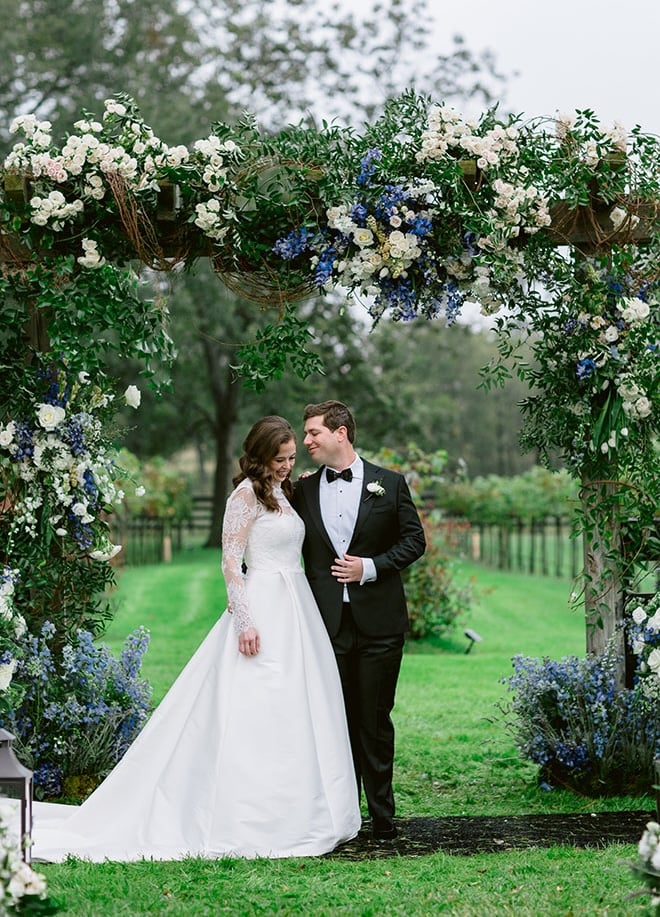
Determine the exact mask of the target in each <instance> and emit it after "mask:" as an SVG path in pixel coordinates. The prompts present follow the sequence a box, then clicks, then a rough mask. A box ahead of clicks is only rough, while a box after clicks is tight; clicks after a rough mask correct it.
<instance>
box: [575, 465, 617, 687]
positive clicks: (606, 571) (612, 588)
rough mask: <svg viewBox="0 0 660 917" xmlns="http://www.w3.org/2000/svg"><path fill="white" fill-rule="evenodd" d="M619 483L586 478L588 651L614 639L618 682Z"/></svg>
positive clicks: (598, 651) (603, 647) (596, 651)
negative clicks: (617, 490) (616, 488)
mask: <svg viewBox="0 0 660 917" xmlns="http://www.w3.org/2000/svg"><path fill="white" fill-rule="evenodd" d="M615 487H616V485H615V484H614V483H613V482H610V481H595V480H591V479H589V478H588V477H587V476H586V475H585V476H584V477H583V480H582V510H583V513H584V534H583V544H584V578H585V594H584V600H585V613H586V626H587V634H586V637H587V652H588V653H594V654H596V655H598V656H602V655H603V654H604V653H605V651H606V649H607V646H608V644H609V642H610V641H611V640H612V641H613V642H614V648H615V652H616V658H617V683H618V685H619V687H623V686H624V684H625V634H624V629H623V623H624V622H623V583H622V576H621V558H622V553H621V552H622V545H621V524H620V522H619V519H618V514H617V503H616V501H615V500H614V499H612V498H613V495H614V493H615Z"/></svg>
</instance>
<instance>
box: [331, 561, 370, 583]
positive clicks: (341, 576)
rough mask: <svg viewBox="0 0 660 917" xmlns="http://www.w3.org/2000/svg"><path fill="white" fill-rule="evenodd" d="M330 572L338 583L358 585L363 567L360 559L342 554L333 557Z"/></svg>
mask: <svg viewBox="0 0 660 917" xmlns="http://www.w3.org/2000/svg"><path fill="white" fill-rule="evenodd" d="M330 572H331V573H332V575H333V576H334V577H335V579H337V580H338V581H339V582H340V583H359V582H361V581H362V574H363V572H364V571H363V566H362V558H361V557H353V556H352V555H351V554H344V556H343V557H335V562H334V563H333V565H332V566H331V567H330Z"/></svg>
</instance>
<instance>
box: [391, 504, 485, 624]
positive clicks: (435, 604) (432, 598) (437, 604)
mask: <svg viewBox="0 0 660 917" xmlns="http://www.w3.org/2000/svg"><path fill="white" fill-rule="evenodd" d="M420 518H421V520H422V524H423V526H424V533H425V535H426V551H425V553H424V554H423V556H422V557H420V559H419V560H418V561H416V562H415V563H414V564H412V566H410V567H408V568H407V569H406V570H404V573H403V582H404V586H405V590H406V599H407V601H408V612H409V615H410V632H409V637H410V638H411V639H413V640H423V639H425V638H427V637H434V636H439V635H441V634H444V633H446V632H447V631H449V630H451V629H452V628H453V627H454V626H455V625H456V623H457V622H458V619H459V618H460V617H461V615H465V613H466V612H467V611H468V610H469V608H470V606H471V604H472V602H473V600H474V588H473V585H472V582H471V581H468V582H467V583H465V584H464V585H459V584H458V583H457V582H456V579H455V576H454V564H453V563H452V561H451V560H450V558H449V554H448V551H447V549H446V547H445V543H444V540H443V538H442V535H441V532H442V529H441V527H440V526H439V525H438V523H437V522H436V521H435V519H434V518H433V517H432V516H431V515H430V514H428V513H425V512H420Z"/></svg>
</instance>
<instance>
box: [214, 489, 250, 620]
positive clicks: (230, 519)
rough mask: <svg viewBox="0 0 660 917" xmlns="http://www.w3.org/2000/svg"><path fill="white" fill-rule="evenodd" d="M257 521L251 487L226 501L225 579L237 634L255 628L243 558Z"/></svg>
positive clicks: (224, 537) (223, 537)
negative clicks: (249, 608) (248, 600)
mask: <svg viewBox="0 0 660 917" xmlns="http://www.w3.org/2000/svg"><path fill="white" fill-rule="evenodd" d="M256 518H257V498H256V497H255V495H254V492H253V490H252V488H251V487H239V488H238V489H237V490H235V491H234V492H233V493H232V494H230V496H229V499H228V500H227V508H226V510H225V518H224V520H223V523H222V575H223V576H224V578H225V585H226V586H227V603H228V607H229V608H230V609H231V613H232V621H233V624H234V629H235V631H236V633H237V634H241V633H242V632H243V631H244V630H247V628H248V627H250V626H251V625H252V621H251V619H250V613H249V611H248V605H247V597H246V594H245V575H244V573H243V570H242V564H243V554H244V552H245V546H246V544H247V540H248V536H249V534H250V529H251V528H252V526H253V524H254V520H255V519H256Z"/></svg>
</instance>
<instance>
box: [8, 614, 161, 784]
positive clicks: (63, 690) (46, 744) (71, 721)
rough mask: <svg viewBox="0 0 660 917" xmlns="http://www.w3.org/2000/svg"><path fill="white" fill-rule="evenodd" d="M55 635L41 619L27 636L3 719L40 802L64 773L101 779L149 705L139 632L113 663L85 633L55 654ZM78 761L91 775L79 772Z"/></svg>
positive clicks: (143, 639)
mask: <svg viewBox="0 0 660 917" xmlns="http://www.w3.org/2000/svg"><path fill="white" fill-rule="evenodd" d="M54 636H55V629H54V627H53V625H52V624H51V623H50V622H46V624H44V626H43V628H42V630H41V633H40V634H39V635H31V636H29V637H28V638H27V639H26V651H25V656H24V658H23V659H21V660H20V661H19V665H18V669H17V672H16V676H15V678H16V680H17V681H19V682H20V683H22V685H23V688H24V695H23V699H22V701H21V703H20V705H19V706H18V707H17V708H16V709H15V710H13V711H12V712H11V714H8V715H7V717H6V721H4V722H2V726H4V727H6V728H7V729H9V730H10V731H11V732H13V733H14V735H16V737H17V739H18V744H19V745H20V747H21V748H22V749H23V751H24V753H25V755H24V756H25V757H26V759H27V763H28V764H29V765H30V766H31V767H33V769H34V781H35V788H36V789H37V791H38V795H40V796H41V797H44V796H57V795H59V793H61V787H62V781H63V779H64V778H65V777H67V776H69V775H78V774H81V773H86V774H90V775H91V776H99V777H102V776H104V775H105V774H106V773H107V772H108V771H109V770H110V769H111V768H112V767H113V766H114V765H115V764H116V763H117V761H119V760H120V758H121V757H122V756H123V755H124V754H125V752H126V751H127V750H128V748H129V746H130V744H131V742H132V741H133V740H134V739H135V737H136V735H137V734H138V732H139V731H140V729H141V728H142V726H143V725H144V723H145V722H146V720H147V717H148V715H149V712H150V701H151V687H150V685H149V684H148V682H147V681H145V680H144V679H141V678H140V667H141V663H142V658H143V656H144V653H145V652H146V650H147V647H148V644H149V635H148V633H147V631H146V630H145V629H144V628H139V629H138V630H137V631H135V632H134V633H133V634H131V635H130V636H129V637H128V638H127V639H126V641H125V642H124V646H123V648H122V651H121V654H120V656H119V658H117V657H115V656H113V655H112V653H111V652H110V650H109V648H108V647H107V646H106V645H105V644H96V643H95V642H94V639H93V637H92V635H91V634H90V633H89V632H88V631H85V630H78V631H77V632H76V634H75V637H74V638H73V639H72V640H71V641H70V642H68V643H66V644H65V645H64V646H63V647H62V648H61V649H57V648H56V647H55V646H54V643H55V641H54ZM81 750H84V756H82V755H81ZM83 757H84V761H83ZM83 764H84V765H86V766H87V767H89V766H90V765H91V766H92V767H93V770H92V771H91V772H90V771H89V770H81V766H83Z"/></svg>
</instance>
